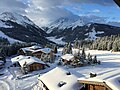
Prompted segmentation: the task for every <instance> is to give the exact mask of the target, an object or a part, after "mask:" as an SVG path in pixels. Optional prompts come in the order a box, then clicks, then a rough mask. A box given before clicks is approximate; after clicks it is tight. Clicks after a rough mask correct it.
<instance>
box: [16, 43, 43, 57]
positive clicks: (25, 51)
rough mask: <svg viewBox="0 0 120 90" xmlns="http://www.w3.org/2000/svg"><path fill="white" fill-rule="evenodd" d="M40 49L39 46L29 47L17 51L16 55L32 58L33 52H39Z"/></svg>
mask: <svg viewBox="0 0 120 90" xmlns="http://www.w3.org/2000/svg"><path fill="white" fill-rule="evenodd" d="M39 49H41V47H40V46H36V45H34V46H31V47H25V48H21V49H20V50H19V51H18V54H19V55H27V56H33V52H34V51H36V50H39Z"/></svg>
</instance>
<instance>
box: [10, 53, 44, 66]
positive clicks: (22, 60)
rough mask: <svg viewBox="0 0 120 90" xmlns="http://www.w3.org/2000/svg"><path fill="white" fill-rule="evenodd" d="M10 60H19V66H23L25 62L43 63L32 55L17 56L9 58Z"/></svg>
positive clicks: (28, 63)
mask: <svg viewBox="0 0 120 90" xmlns="http://www.w3.org/2000/svg"><path fill="white" fill-rule="evenodd" d="M11 61H12V62H13V63H15V62H19V64H20V65H21V67H23V65H24V64H25V63H26V64H27V65H30V64H32V63H35V62H36V63H40V64H45V63H44V62H43V61H41V60H40V59H39V58H36V57H32V56H22V55H20V56H17V57H14V58H12V59H11Z"/></svg>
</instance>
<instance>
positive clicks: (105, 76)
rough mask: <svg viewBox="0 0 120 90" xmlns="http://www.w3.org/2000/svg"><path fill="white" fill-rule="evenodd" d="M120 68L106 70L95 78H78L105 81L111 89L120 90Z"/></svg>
mask: <svg viewBox="0 0 120 90" xmlns="http://www.w3.org/2000/svg"><path fill="white" fill-rule="evenodd" d="M119 71H120V70H119V69H118V70H113V71H109V72H108V71H106V73H102V74H98V76H96V77H94V78H79V79H78V80H84V81H93V82H105V83H106V84H107V85H108V86H109V87H110V88H111V89H113V90H120V72H119Z"/></svg>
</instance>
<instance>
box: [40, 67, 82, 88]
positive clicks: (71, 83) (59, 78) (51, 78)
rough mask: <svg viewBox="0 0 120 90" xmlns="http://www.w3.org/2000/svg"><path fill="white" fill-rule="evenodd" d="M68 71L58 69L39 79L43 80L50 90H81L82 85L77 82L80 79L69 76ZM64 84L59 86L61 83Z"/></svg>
mask: <svg viewBox="0 0 120 90" xmlns="http://www.w3.org/2000/svg"><path fill="white" fill-rule="evenodd" d="M67 72H68V71H66V70H64V69H62V68H59V67H56V68H54V69H53V70H51V71H49V72H47V73H45V74H43V75H42V76H40V77H39V78H38V79H39V80H41V81H42V82H43V83H44V84H45V85H46V86H47V88H48V89H49V90H80V88H81V87H82V85H81V84H79V83H78V82H77V79H78V77H77V76H75V75H73V74H71V75H67V74H66V73H67ZM61 82H62V83H64V85H63V86H61V87H60V86H59V85H58V84H59V83H61Z"/></svg>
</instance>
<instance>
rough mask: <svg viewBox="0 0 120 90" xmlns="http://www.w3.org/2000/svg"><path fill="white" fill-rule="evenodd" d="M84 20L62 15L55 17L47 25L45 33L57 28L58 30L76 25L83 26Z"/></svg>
mask: <svg viewBox="0 0 120 90" xmlns="http://www.w3.org/2000/svg"><path fill="white" fill-rule="evenodd" d="M83 25H84V22H83V21H82V20H81V19H80V18H79V17H78V16H75V17H62V18H59V19H57V20H56V21H54V22H52V23H51V24H50V25H49V26H48V28H49V29H48V30H47V33H51V32H52V31H53V30H54V29H57V30H58V32H59V30H60V31H61V30H64V29H66V28H72V29H74V28H76V27H77V26H83Z"/></svg>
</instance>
